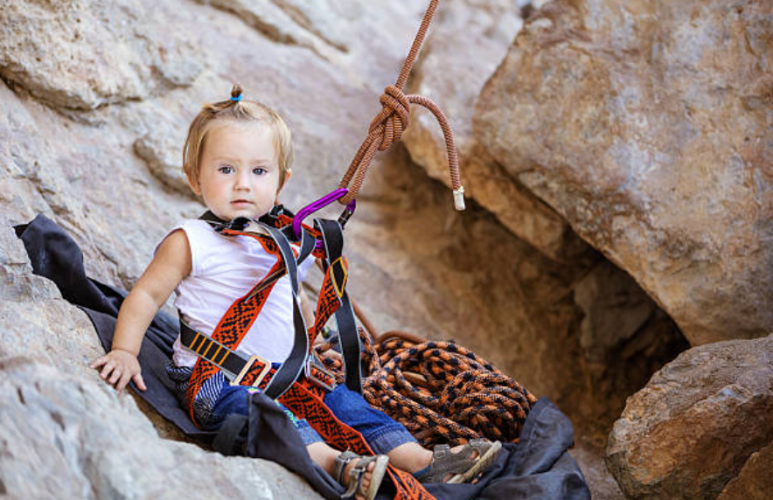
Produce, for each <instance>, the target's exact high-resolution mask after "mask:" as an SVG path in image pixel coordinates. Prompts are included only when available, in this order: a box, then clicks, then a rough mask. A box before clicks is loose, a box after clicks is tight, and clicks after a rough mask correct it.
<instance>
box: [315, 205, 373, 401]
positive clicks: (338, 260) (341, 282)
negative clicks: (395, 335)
mask: <svg viewBox="0 0 773 500" xmlns="http://www.w3.org/2000/svg"><path fill="white" fill-rule="evenodd" d="M314 224H315V227H317V228H318V229H319V231H320V233H321V234H322V242H323V244H324V247H325V259H324V261H323V268H324V270H325V274H326V278H327V276H329V277H330V280H331V281H332V284H333V291H334V293H335V298H336V299H337V300H338V301H339V303H340V304H339V307H338V308H337V309H336V310H335V318H336V324H337V325H338V336H339V339H340V341H341V349H342V352H343V363H344V371H345V373H346V386H347V387H348V388H349V389H350V390H352V391H355V392H358V393H360V394H362V363H361V360H362V357H361V350H362V345H361V343H360V336H359V334H358V333H357V323H356V322H355V320H354V311H353V309H352V305H351V302H350V301H349V294H348V293H347V292H346V281H347V275H348V269H347V265H346V261H345V260H344V257H343V247H344V235H343V228H342V227H341V224H339V223H338V222H337V221H333V220H327V219H316V220H315V221H314ZM328 296H329V294H328ZM320 300H322V295H320Z"/></svg>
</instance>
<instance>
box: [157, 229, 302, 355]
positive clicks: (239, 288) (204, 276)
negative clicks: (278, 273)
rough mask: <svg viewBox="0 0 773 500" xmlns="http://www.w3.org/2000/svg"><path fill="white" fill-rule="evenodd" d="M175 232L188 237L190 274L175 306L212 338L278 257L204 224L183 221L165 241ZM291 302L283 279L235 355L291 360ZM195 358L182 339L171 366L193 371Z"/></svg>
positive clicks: (180, 287) (177, 290)
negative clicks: (239, 301)
mask: <svg viewBox="0 0 773 500" xmlns="http://www.w3.org/2000/svg"><path fill="white" fill-rule="evenodd" d="M177 230H182V231H184V232H185V235H186V236H187V237H188V244H189V245H190V248H191V274H190V275H189V276H188V277H186V278H185V279H184V280H182V282H180V284H179V285H178V286H177V288H175V293H176V294H177V297H176V298H175V301H174V305H175V307H176V308H177V310H178V311H179V312H180V314H181V316H182V318H183V320H184V321H185V322H186V323H187V324H188V325H189V326H190V327H191V328H194V329H195V330H196V331H198V332H201V333H203V334H205V335H207V336H211V335H212V332H213V331H214V330H215V328H216V327H217V325H218V323H219V322H220V319H221V318H222V317H223V315H224V314H225V313H226V311H228V308H229V307H230V306H231V304H233V303H234V301H236V299H238V298H240V297H243V296H244V295H246V294H247V292H249V291H250V290H251V289H252V288H253V287H254V286H255V285H256V284H257V283H258V281H260V280H261V279H263V277H264V276H266V275H267V274H268V272H269V271H270V270H271V268H272V267H273V266H274V264H275V263H276V260H277V257H276V256H274V255H271V254H268V253H266V251H265V250H263V247H262V246H261V245H260V243H258V242H257V241H255V240H254V239H253V238H250V237H249V236H223V235H221V234H219V233H217V232H216V231H215V230H214V229H212V227H211V226H210V225H209V224H208V223H206V222H204V221H202V220H198V219H191V220H186V221H183V222H182V223H180V224H178V225H177V226H175V227H174V228H173V229H172V230H171V231H169V232H168V233H167V235H166V236H164V238H166V237H167V236H169V235H170V234H172V233H173V232H174V231H177ZM162 241H163V240H162ZM160 244H161V243H159V245H160ZM156 250H158V245H157V246H156ZM312 262H313V257H309V258H307V259H306V260H305V261H304V262H303V264H301V266H299V269H298V280H299V281H302V280H303V279H304V278H305V275H306V271H307V270H308V268H309V266H310V265H311V263H312ZM292 300H293V295H292V288H291V285H290V278H289V277H287V276H284V277H283V278H281V279H279V281H277V282H276V284H275V285H274V288H273V290H271V293H270V294H269V296H268V299H266V303H265V304H264V306H263V309H262V310H261V311H260V314H259V315H258V317H257V319H256V320H255V322H254V323H253V324H252V327H251V328H250V331H249V332H247V334H246V335H245V336H244V338H243V339H242V341H241V343H240V344H239V347H238V348H237V349H236V352H238V353H241V354H243V355H244V356H245V357H248V356H252V355H253V354H256V355H258V356H261V357H263V358H265V359H267V360H269V361H271V362H278V363H281V362H283V361H284V360H285V359H287V356H289V354H290V350H291V349H292V346H293V335H294V328H293V306H292ZM197 359H198V356H197V355H196V354H195V353H193V352H192V351H190V350H189V349H187V348H185V347H184V346H183V345H182V343H181V342H180V337H179V336H178V337H177V340H175V342H174V347H173V354H172V361H174V363H175V364H176V365H177V366H188V367H193V365H194V364H195V363H196V360H197Z"/></svg>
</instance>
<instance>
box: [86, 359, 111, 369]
mask: <svg viewBox="0 0 773 500" xmlns="http://www.w3.org/2000/svg"><path fill="white" fill-rule="evenodd" d="M105 363H107V356H100V357H98V358H97V359H95V360H94V361H92V362H91V364H90V365H89V367H90V368H99V367H100V366H102V365H104V364H105Z"/></svg>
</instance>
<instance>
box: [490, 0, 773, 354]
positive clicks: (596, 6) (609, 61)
mask: <svg viewBox="0 0 773 500" xmlns="http://www.w3.org/2000/svg"><path fill="white" fill-rule="evenodd" d="M771 19H773V4H771V3H770V2H764V1H758V0H757V1H755V0H748V1H738V2H732V3H727V2H722V1H719V0H712V1H710V2H699V1H694V0H693V1H689V2H679V3H678V4H673V3H669V4H657V5H654V4H652V3H651V2H647V1H643V0H641V1H634V2H619V1H615V0H605V1H601V0H583V1H581V2H574V1H572V2H570V1H564V0H556V1H554V2H551V3H548V4H546V5H545V6H544V7H543V8H542V9H540V10H538V11H535V13H534V15H533V16H532V17H531V18H530V19H529V21H528V22H527V23H526V25H525V26H524V28H523V30H522V31H521V32H520V33H519V35H518V37H517V38H516V40H515V42H514V43H513V45H512V46H511V48H510V51H509V53H508V55H507V57H506V58H505V60H504V61H503V63H502V64H501V65H500V66H499V68H498V69H497V71H496V73H495V74H494V75H493V76H492V78H491V79H490V80H489V81H488V82H487V84H486V86H485V88H484V89H483V91H482V93H481V96H480V98H479V100H478V103H477V110H476V115H475V126H476V131H477V137H478V138H479V140H480V141H481V143H482V144H483V146H484V147H485V148H486V149H487V150H488V151H489V152H490V153H491V155H492V156H493V157H494V159H495V160H496V161H497V162H498V163H500V164H501V165H502V166H503V167H504V169H505V170H506V172H507V173H508V174H509V176H511V177H512V178H513V182H514V183H520V184H522V185H524V186H526V187H527V188H528V189H529V190H531V191H532V192H534V193H535V194H536V195H537V196H539V197H540V198H541V199H542V200H544V201H545V202H546V203H547V204H549V205H550V206H551V207H553V208H554V209H555V210H556V211H557V212H558V213H560V214H561V215H562V216H563V217H565V218H566V220H568V221H569V223H570V224H571V225H572V227H573V228H574V230H576V231H577V232H578V233H579V234H580V236H582V237H583V238H584V239H585V240H586V241H588V242H589V243H591V244H592V245H593V246H594V247H596V248H597V249H599V250H601V251H602V252H603V253H604V254H605V255H606V256H607V257H609V259H610V260H611V261H612V262H614V263H615V264H616V265H618V266H619V267H620V268H622V269H624V270H625V271H626V272H627V273H628V274H630V275H631V276H632V277H633V278H634V279H635V280H636V281H637V282H638V283H639V284H640V285H641V286H642V288H644V290H645V291H646V292H647V293H648V294H649V295H650V296H651V297H653V299H654V300H655V301H656V302H657V303H658V304H659V305H660V306H662V307H663V308H664V309H665V311H666V312H667V313H668V314H669V315H670V316H671V317H672V318H674V320H675V321H676V322H677V324H678V325H679V327H680V328H681V329H682V331H683V332H684V334H685V335H686V336H687V338H688V339H689V340H690V342H691V344H693V345H699V344H704V343H707V342H713V341H718V340H723V339H728V338H752V337H758V336H761V335H766V334H767V333H769V332H770V331H771V329H773V307H771V297H773V267H771V266H770V261H771V259H773V246H771V245H769V244H767V243H766V242H768V241H770V240H771V238H773V224H771V223H770V221H771V218H772V217H773V202H772V201H773V171H771V169H770V165H771V164H773V161H772V160H773V143H771V141H770V139H769V130H770V127H771V123H772V122H773V118H772V115H771V114H770V113H769V111H768V108H767V106H766V105H765V104H764V103H766V102H768V101H769V95H770V89H771V88H773V87H771V85H773V73H772V71H773V69H772V68H771V66H770V59H769V58H768V57H766V54H769V53H770V51H771V50H772V49H773V45H772V44H773V42H771V39H770V37H769V36H768V34H769V33H770V31H771V29H773V28H772V27H771V22H772V21H771Z"/></svg>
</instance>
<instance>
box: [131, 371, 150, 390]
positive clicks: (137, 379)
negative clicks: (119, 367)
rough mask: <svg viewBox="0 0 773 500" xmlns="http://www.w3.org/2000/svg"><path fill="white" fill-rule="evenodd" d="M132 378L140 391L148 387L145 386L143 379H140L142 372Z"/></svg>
mask: <svg viewBox="0 0 773 500" xmlns="http://www.w3.org/2000/svg"><path fill="white" fill-rule="evenodd" d="M132 380H133V381H134V384H135V385H136V386H137V389H139V390H141V391H146V390H147V389H148V388H147V387H145V381H144V380H143V379H142V374H141V373H138V374H136V375H134V376H133V377H132Z"/></svg>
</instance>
